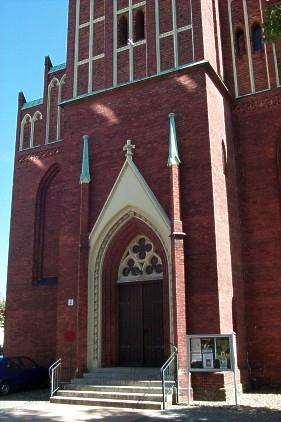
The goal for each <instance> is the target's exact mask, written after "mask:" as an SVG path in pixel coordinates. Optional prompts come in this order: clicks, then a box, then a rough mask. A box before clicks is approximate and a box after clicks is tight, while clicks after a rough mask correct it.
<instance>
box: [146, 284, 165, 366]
mask: <svg viewBox="0 0 281 422" xmlns="http://www.w3.org/2000/svg"><path fill="white" fill-rule="evenodd" d="M162 297H163V296H162V282H158V281H154V282H153V283H151V284H144V285H143V336H144V338H143V364H144V366H159V365H162V363H163V300H162Z"/></svg>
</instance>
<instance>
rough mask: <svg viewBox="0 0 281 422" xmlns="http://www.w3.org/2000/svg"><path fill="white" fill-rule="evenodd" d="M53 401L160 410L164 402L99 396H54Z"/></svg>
mask: <svg viewBox="0 0 281 422" xmlns="http://www.w3.org/2000/svg"><path fill="white" fill-rule="evenodd" d="M50 402H51V403H60V404H77V405H85V406H102V407H121V408H127V409H151V410H160V409H162V403H160V402H153V401H141V400H122V399H121V400H120V399H119V400H117V399H114V400H111V399H99V398H81V397H72V396H69V397H62V396H53V397H51V398H50Z"/></svg>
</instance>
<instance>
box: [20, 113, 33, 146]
mask: <svg viewBox="0 0 281 422" xmlns="http://www.w3.org/2000/svg"><path fill="white" fill-rule="evenodd" d="M27 119H28V120H29V121H27ZM26 123H29V124H30V135H29V148H30V145H31V132H32V117H31V115H30V114H29V113H26V114H25V115H24V116H23V118H22V121H21V127H20V146H19V151H24V150H25V149H28V148H23V140H24V126H25V124H26Z"/></svg>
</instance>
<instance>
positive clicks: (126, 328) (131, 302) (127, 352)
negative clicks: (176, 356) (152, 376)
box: [119, 285, 143, 366]
mask: <svg viewBox="0 0 281 422" xmlns="http://www.w3.org/2000/svg"><path fill="white" fill-rule="evenodd" d="M141 306H142V286H141V285H140V286H139V285H120V289H119V363H120V365H124V366H138V365H141V362H142V348H143V346H142V341H143V340H142V331H143V328H142V310H141Z"/></svg>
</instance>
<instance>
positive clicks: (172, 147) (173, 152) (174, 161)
mask: <svg viewBox="0 0 281 422" xmlns="http://www.w3.org/2000/svg"><path fill="white" fill-rule="evenodd" d="M169 119H170V133H169V156H168V163H167V165H168V166H169V167H171V166H173V165H176V166H178V165H179V164H180V162H181V160H180V157H179V153H178V141H177V132H176V123H175V114H174V113H170V114H169Z"/></svg>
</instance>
